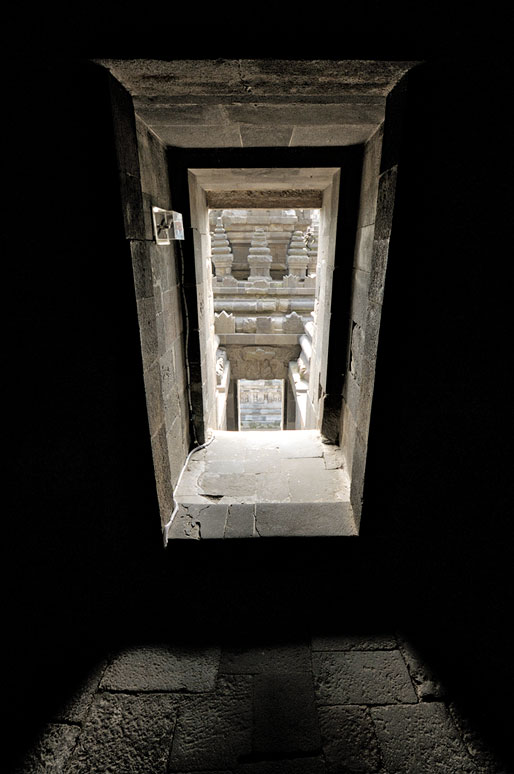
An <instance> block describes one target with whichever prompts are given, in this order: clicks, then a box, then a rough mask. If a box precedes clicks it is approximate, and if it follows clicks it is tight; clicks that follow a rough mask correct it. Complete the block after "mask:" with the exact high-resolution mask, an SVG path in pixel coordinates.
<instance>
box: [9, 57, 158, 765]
mask: <svg viewBox="0 0 514 774" xmlns="http://www.w3.org/2000/svg"><path fill="white" fill-rule="evenodd" d="M28 64H29V66H28V67H27V69H23V68H22V67H18V69H17V70H15V71H14V69H13V73H12V78H13V79H14V83H13V84H12V85H13V86H15V88H14V89H13V94H14V97H13V99H14V101H12V102H10V105H11V109H12V111H13V116H16V122H15V125H16V136H15V138H14V139H13V144H12V145H11V157H12V159H14V160H15V167H16V168H15V175H14V176H13V182H14V185H15V188H14V189H13V188H12V187H10V189H9V190H10V197H12V200H13V202H15V203H16V205H17V206H18V205H23V207H24V208H26V209H25V215H26V221H30V225H29V227H28V228H27V229H26V230H25V231H24V232H23V233H19V232H18V230H17V228H16V224H15V223H12V230H11V235H12V236H17V237H18V238H17V239H15V240H13V247H12V250H11V249H9V255H10V259H9V262H8V263H9V265H8V267H7V269H8V282H7V283H6V286H7V287H8V288H9V309H10V314H9V327H10V331H11V333H10V336H9V344H10V347H9V350H8V353H6V354H5V357H6V360H7V361H8V362H9V368H10V369H11V368H12V373H13V379H12V380H11V382H10V386H12V388H13V389H12V392H10V395H9V413H10V415H11V418H12V429H13V434H12V440H10V443H9V447H8V453H9V457H10V459H11V461H12V462H13V472H12V474H11V475H10V476H9V484H10V485H11V487H10V489H11V491H12V501H11V502H12V504H11V506H10V507H9V508H8V514H9V515H8V519H7V524H6V527H7V536H6V537H7V540H6V545H7V546H8V570H9V572H8V587H7V589H8V593H7V604H6V605H5V607H4V608H3V619H4V623H5V627H4V642H5V644H6V646H7V657H6V663H8V664H9V667H8V670H7V672H8V674H7V675H6V694H5V695H6V706H8V720H7V725H8V728H6V737H7V739H8V740H10V741H12V742H13V746H14V743H15V742H16V741H17V739H18V738H19V737H22V738H25V736H26V735H29V734H30V733H31V731H32V730H33V729H34V727H35V726H36V725H37V723H38V722H39V720H40V719H42V718H45V717H46V718H47V719H48V715H49V713H51V711H52V709H53V708H55V705H56V703H57V702H58V701H59V698H60V695H61V692H62V691H64V690H66V689H65V686H69V684H70V681H71V683H73V682H74V680H75V679H78V677H80V674H81V673H82V671H83V670H85V669H87V667H88V664H89V662H90V661H91V660H92V659H95V658H96V656H97V654H98V652H99V651H101V652H102V653H103V652H105V648H106V647H107V648H109V646H110V645H109V643H111V644H112V642H113V641H118V640H119V638H123V637H124V636H127V632H128V631H133V627H134V625H135V622H136V621H137V626H138V627H139V626H141V625H143V621H144V620H146V619H147V618H148V619H149V620H150V621H151V620H152V613H151V610H150V608H151V606H152V604H156V605H157V602H158V599H159V596H160V589H161V587H162V584H161V583H160V582H159V575H158V563H159V561H162V557H163V553H164V552H163V549H162V537H161V530H160V519H159V509H158V503H157V497H156V487H155V478H154V471H153V464H152V450H151V445H150V432H149V425H148V417H147V411H146V402H145V391H144V382H143V363H142V355H141V345H140V335H139V326H138V315H137V307H136V296H135V290H134V279H133V273H132V256H131V251H130V244H129V241H128V240H127V238H126V233H125V227H126V222H125V223H124V215H125V221H127V218H128V215H127V211H126V210H125V211H124V210H123V208H122V207H121V198H120V177H119V166H118V158H117V154H116V149H115V148H116V146H115V132H114V127H115V123H116V122H115V121H114V120H113V109H112V108H113V91H112V90H113V85H114V84H113V82H112V80H111V78H110V76H108V74H107V72H106V71H104V70H102V69H100V68H96V67H95V66H92V65H80V64H77V65H76V66H73V67H70V65H69V64H68V65H67V66H66V67H65V66H63V65H62V64H61V63H59V62H53V63H48V64H45V62H41V61H38V63H37V65H34V64H32V63H28ZM27 90H29V92H30V93H29V94H28V95H27ZM36 125H37V126H38V129H37V132H35V131H34V127H35V126H36ZM118 126H119V124H118ZM35 137H37V142H35ZM124 147H125V148H126V147H127V146H124ZM127 163H128V162H127ZM126 182H127V185H131V184H132V183H133V180H132V177H131V175H129V174H127V175H126ZM11 185H12V184H11ZM137 214H138V213H137V212H136V216H137ZM130 222H132V224H134V223H135V221H134V220H132V221H130V220H129V223H130ZM134 228H135V226H134ZM134 233H137V232H136V231H134ZM19 744H21V742H19ZM7 757H8V756H7V754H6V755H5V756H4V755H3V758H4V762H5V760H6V758H7Z"/></svg>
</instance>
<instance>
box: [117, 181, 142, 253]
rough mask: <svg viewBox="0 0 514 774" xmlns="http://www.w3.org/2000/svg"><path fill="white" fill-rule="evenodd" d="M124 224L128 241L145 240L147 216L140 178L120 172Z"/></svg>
mask: <svg viewBox="0 0 514 774" xmlns="http://www.w3.org/2000/svg"><path fill="white" fill-rule="evenodd" d="M120 189H121V200H122V206H123V223H124V227H125V237H126V238H127V239H145V238H146V228H145V216H144V210H143V207H144V204H143V195H142V193H141V181H140V179H139V177H135V176H133V175H130V174H127V173H125V172H120Z"/></svg>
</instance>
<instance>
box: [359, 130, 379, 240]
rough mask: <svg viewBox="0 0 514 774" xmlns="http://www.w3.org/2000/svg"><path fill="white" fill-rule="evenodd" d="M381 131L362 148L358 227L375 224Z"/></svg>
mask: <svg viewBox="0 0 514 774" xmlns="http://www.w3.org/2000/svg"><path fill="white" fill-rule="evenodd" d="M382 136H383V129H382V127H380V129H378V130H377V131H376V132H375V133H374V134H373V136H372V137H370V139H369V140H368V142H367V143H366V145H365V147H364V162H363V168H362V184H361V194H360V208H359V220H358V226H359V227H362V226H369V225H371V224H372V223H374V222H375V214H376V208H377V193H378V178H379V175H380V157H381V152H382Z"/></svg>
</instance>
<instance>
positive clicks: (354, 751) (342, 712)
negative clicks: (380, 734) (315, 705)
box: [318, 707, 380, 774]
mask: <svg viewBox="0 0 514 774" xmlns="http://www.w3.org/2000/svg"><path fill="white" fill-rule="evenodd" d="M318 713H319V724H320V731H321V739H322V744H323V752H324V754H325V758H326V761H327V764H328V768H329V771H330V772H331V774H339V772H340V774H347V772H362V774H375V772H377V771H379V769H380V750H379V747H378V743H377V739H376V736H375V729H374V727H373V721H372V719H371V715H370V712H369V709H367V708H365V707H319V709H318Z"/></svg>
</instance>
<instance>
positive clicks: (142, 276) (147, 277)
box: [130, 240, 154, 299]
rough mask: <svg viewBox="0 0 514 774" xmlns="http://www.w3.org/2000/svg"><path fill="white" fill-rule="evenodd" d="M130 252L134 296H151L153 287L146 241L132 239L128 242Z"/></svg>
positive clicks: (138, 297)
mask: <svg viewBox="0 0 514 774" xmlns="http://www.w3.org/2000/svg"><path fill="white" fill-rule="evenodd" d="M130 252H131V255H132V272H133V275H134V287H135V290H136V298H137V299H140V298H150V297H151V296H153V293H154V288H153V274H152V263H151V259H150V251H149V249H148V242H146V241H143V240H132V241H131V242H130Z"/></svg>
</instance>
